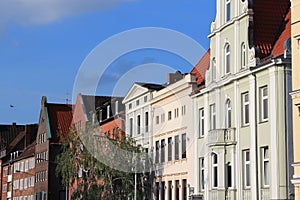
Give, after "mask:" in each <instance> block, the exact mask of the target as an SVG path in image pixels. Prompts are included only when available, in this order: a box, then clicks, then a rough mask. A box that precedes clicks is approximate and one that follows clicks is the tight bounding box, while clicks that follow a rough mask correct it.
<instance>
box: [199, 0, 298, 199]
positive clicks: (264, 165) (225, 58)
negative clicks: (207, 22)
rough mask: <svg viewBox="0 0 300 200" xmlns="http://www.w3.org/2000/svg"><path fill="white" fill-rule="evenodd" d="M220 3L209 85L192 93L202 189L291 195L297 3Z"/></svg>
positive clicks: (227, 194) (217, 194) (214, 193)
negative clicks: (293, 37) (294, 15)
mask: <svg viewBox="0 0 300 200" xmlns="http://www.w3.org/2000/svg"><path fill="white" fill-rule="evenodd" d="M216 6H217V7H216V10H217V12H216V13H217V15H216V19H215V21H214V22H212V24H211V34H210V35H209V38H210V66H209V70H207V72H206V76H205V86H203V87H201V88H199V90H198V91H196V92H195V94H193V98H194V104H195V118H194V120H195V123H194V124H195V134H197V138H198V139H197V141H198V142H197V151H196V152H195V166H196V167H195V169H197V175H196V181H195V196H196V195H201V196H203V198H204V199H210V200H218V199H245V200H250V199H253V200H257V199H265V200H267V199H287V198H289V196H290V195H291V194H292V193H293V190H292V187H291V186H290V181H289V177H290V173H291V168H290V163H291V159H292V158H291V157H290V156H289V155H291V153H292V151H291V150H292V146H291V133H292V126H291V106H290V104H291V102H290V99H289V97H288V93H289V92H290V90H291V81H290V80H291V58H290V57H291V55H290V52H291V48H290V45H289V41H290V12H289V7H290V2H289V1H288V0H286V1H282V0H275V1H268V0H265V1H247V0H244V1H240V0H217V3H216ZM197 67H198V68H199V67H200V68H199V69H201V66H197ZM203 68H205V66H203Z"/></svg>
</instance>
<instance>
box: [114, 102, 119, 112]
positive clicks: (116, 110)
mask: <svg viewBox="0 0 300 200" xmlns="http://www.w3.org/2000/svg"><path fill="white" fill-rule="evenodd" d="M115 107H116V108H115V113H116V114H118V113H119V101H116V102H115Z"/></svg>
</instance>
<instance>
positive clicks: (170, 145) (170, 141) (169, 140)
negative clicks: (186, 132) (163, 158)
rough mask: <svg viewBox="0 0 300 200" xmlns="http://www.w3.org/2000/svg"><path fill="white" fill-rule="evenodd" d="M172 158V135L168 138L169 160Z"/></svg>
mask: <svg viewBox="0 0 300 200" xmlns="http://www.w3.org/2000/svg"><path fill="white" fill-rule="evenodd" d="M171 160H172V137H169V138H168V161H171Z"/></svg>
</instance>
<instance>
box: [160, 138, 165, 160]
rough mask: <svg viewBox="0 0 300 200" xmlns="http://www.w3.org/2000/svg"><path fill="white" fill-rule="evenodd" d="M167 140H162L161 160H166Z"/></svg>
mask: <svg viewBox="0 0 300 200" xmlns="http://www.w3.org/2000/svg"><path fill="white" fill-rule="evenodd" d="M165 145H166V143H165V140H161V154H160V155H161V158H160V162H162V163H163V162H165Z"/></svg>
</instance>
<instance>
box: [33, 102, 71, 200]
mask: <svg viewBox="0 0 300 200" xmlns="http://www.w3.org/2000/svg"><path fill="white" fill-rule="evenodd" d="M71 123H72V106H71V105H66V104H53V103H48V102H47V99H46V97H43V98H42V102H41V111H40V118H39V128H38V132H37V137H36V143H37V144H36V148H35V157H36V165H35V167H36V172H35V179H36V180H35V182H36V184H35V197H36V200H46V199H51V200H52V199H55V200H60V199H66V188H64V187H63V186H62V184H61V182H60V178H58V177H56V174H55V170H56V165H57V164H56V163H55V159H56V157H57V155H58V154H59V153H60V151H61V145H60V139H62V138H63V137H64V136H65V135H66V134H67V133H68V131H69V129H70V126H71Z"/></svg>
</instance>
